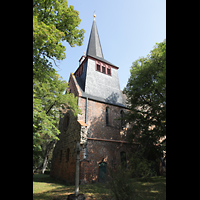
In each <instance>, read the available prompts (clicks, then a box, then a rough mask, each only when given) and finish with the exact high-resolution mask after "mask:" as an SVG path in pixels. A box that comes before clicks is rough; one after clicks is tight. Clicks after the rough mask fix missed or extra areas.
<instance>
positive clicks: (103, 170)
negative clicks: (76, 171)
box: [99, 162, 107, 182]
mask: <svg viewBox="0 0 200 200" xmlns="http://www.w3.org/2000/svg"><path fill="white" fill-rule="evenodd" d="M106 170H107V163H105V162H101V163H99V182H104V181H106V177H107V176H106Z"/></svg>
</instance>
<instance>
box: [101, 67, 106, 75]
mask: <svg viewBox="0 0 200 200" xmlns="http://www.w3.org/2000/svg"><path fill="white" fill-rule="evenodd" d="M102 73H104V74H105V73H106V68H105V67H104V66H102Z"/></svg>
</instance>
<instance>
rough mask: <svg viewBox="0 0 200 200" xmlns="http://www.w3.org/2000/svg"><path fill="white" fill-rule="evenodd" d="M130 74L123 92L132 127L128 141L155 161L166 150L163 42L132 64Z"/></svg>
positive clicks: (164, 58)
mask: <svg viewBox="0 0 200 200" xmlns="http://www.w3.org/2000/svg"><path fill="white" fill-rule="evenodd" d="M130 73H131V76H130V78H129V80H128V83H127V85H126V87H125V89H124V93H125V94H126V95H127V103H128V105H129V106H128V107H129V109H130V112H129V113H128V114H127V115H126V116H125V117H126V120H127V122H130V123H131V124H132V125H133V126H132V129H131V130H129V131H130V133H131V134H130V135H131V138H130V140H131V141H133V139H134V141H137V142H139V143H140V144H141V147H142V149H143V154H142V156H143V157H144V158H145V159H147V160H148V161H156V160H157V159H158V158H160V157H161V156H162V152H163V150H166V145H165V137H166V40H164V41H163V42H161V43H156V45H155V47H154V49H153V50H152V51H151V54H150V55H147V57H146V58H144V57H143V58H140V59H138V60H136V61H135V62H133V65H132V66H131V70H130ZM142 162H143V164H144V166H147V165H148V164H146V161H144V160H143V161H142ZM140 167H141V166H139V168H140Z"/></svg>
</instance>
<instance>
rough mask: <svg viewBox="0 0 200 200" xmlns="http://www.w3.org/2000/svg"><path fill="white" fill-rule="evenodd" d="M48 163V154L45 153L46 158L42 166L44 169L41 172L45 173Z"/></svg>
mask: <svg viewBox="0 0 200 200" xmlns="http://www.w3.org/2000/svg"><path fill="white" fill-rule="evenodd" d="M47 164H48V155H45V158H44V162H43V167H42V170H41V173H42V174H44V172H45V170H46V168H47Z"/></svg>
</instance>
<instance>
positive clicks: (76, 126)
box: [50, 15, 138, 184]
mask: <svg viewBox="0 0 200 200" xmlns="http://www.w3.org/2000/svg"><path fill="white" fill-rule="evenodd" d="M118 69H119V67H118V66H116V65H114V64H112V63H110V62H109V61H107V60H105V59H104V56H103V51H102V47H101V43H100V37H99V34H98V30H97V25H96V20H95V15H94V20H93V24H92V28H91V32H90V37H89V41H88V46H87V51H86V54H85V55H83V56H82V57H81V58H80V60H79V67H78V68H77V69H76V71H75V72H74V73H71V74H70V77H69V82H68V85H69V87H68V88H67V90H68V91H69V92H70V93H73V94H74V95H75V96H76V97H77V98H78V101H77V103H78V106H79V108H80V109H81V112H82V114H78V116H77V117H75V116H74V115H73V113H72V112H71V111H70V110H67V109H66V110H64V111H63V116H62V117H61V118H60V122H59V130H60V132H61V133H60V135H59V139H60V140H59V141H58V142H57V144H56V146H55V148H54V151H53V157H52V167H51V174H50V175H51V176H52V177H55V178H57V179H61V180H64V181H66V182H69V183H74V181H75V170H76V144H77V142H80V144H83V143H84V148H83V149H82V150H81V152H80V166H79V168H80V173H79V177H80V179H79V182H80V183H81V184H85V183H92V182H102V181H105V180H106V179H107V177H108V175H109V168H110V169H116V168H117V167H118V166H123V167H125V168H126V167H127V164H128V159H129V152H130V150H131V149H133V148H137V145H138V144H135V145H131V144H130V143H129V142H128V141H127V129H128V126H129V124H126V123H125V121H124V120H123V115H124V113H125V112H127V111H128V109H127V106H126V97H125V95H124V94H123V93H122V91H121V90H120V85H119V78H118Z"/></svg>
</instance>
